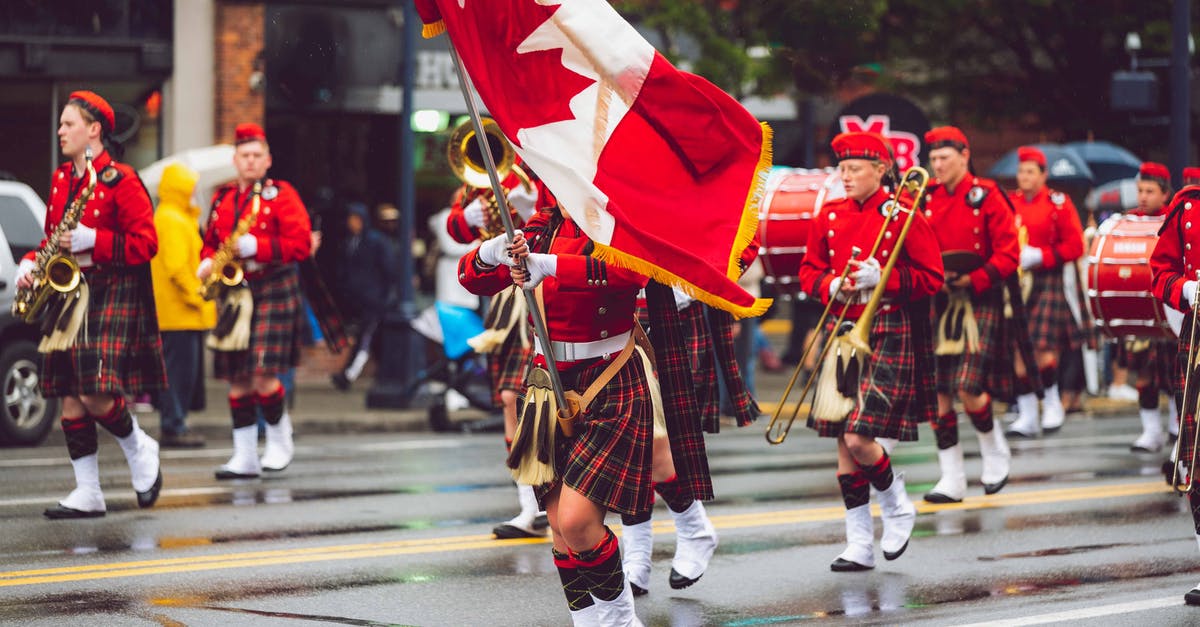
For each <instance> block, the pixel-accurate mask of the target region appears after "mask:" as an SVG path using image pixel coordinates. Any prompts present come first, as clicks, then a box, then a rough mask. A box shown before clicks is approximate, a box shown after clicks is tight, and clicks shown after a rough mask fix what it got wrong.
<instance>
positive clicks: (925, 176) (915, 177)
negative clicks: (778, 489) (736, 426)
mask: <svg viewBox="0 0 1200 627" xmlns="http://www.w3.org/2000/svg"><path fill="white" fill-rule="evenodd" d="M928 182H929V173H928V172H926V171H925V170H924V169H922V168H919V167H914V168H910V169H909V170H907V171H906V172H905V174H904V178H903V179H902V181H901V184H900V186H899V187H898V188H897V190H896V197H895V199H894V200H893V203H892V209H891V213H890V214H889V216H888V219H887V220H885V221H884V223H883V226H882V227H880V229H879V232H878V233H877V234H876V235H875V241H874V243H873V244H872V245H871V250H870V252H868V253H867V257H866V258H871V257H874V256H875V254H876V253H877V252H878V251H879V247H880V245H881V244H882V243H883V240H884V234H885V233H886V232H887V229H888V225H890V224H891V222H892V220H893V219H895V217H896V215H897V214H898V213H899V212H901V211H908V212H909V222H911V220H912V216H913V215H914V214H915V213H916V211H917V208H918V206H919V205H920V202H921V198H922V197H923V195H924V193H925V186H926V185H927V184H928ZM905 192H907V194H906V196H907V197H909V198H911V201H910V205H909V208H905V207H903V205H902V203H901V194H904V193H905ZM909 222H905V224H904V227H903V228H902V230H901V232H900V237H899V238H897V241H896V245H895V248H894V249H893V253H892V256H891V258H890V259H888V263H887V266H886V267H885V268H884V269H883V270H882V271H881V277H880V281H879V285H877V286H876V288H875V292H874V293H873V294H872V296H871V302H870V303H868V305H867V310H866V311H864V312H863V318H865V317H867V315H868V314H870V316H871V317H872V318H873V317H874V313H875V309H876V308H877V307H878V301H880V300H882V298H883V289H884V287H886V284H887V279H888V276H889V275H890V274H891V269H892V267H893V266H894V265H895V261H896V258H897V257H898V256H899V251H900V246H901V244H903V242H904V237H905V236H906V235H907V233H908V225H909ZM861 252H862V249H860V248H858V247H854V248H852V249H851V251H850V257H851V259H852V260H857V259H858V256H859V254H860V253H861ZM850 266H851V264H846V267H845V268H843V269H842V273H841V274H840V275H839V277H840V279H841V281H842V282H843V283H844V282H845V280H846V276H847V275H848V274H849V271H850ZM835 300H836V299H834V298H830V299H829V303H828V304H827V305H825V309H824V311H822V312H821V317H820V318H819V319H818V320H817V325H816V327H815V328H816V329H817V330H818V331H820V330H821V329H823V328H824V327H825V321H826V320H827V319H828V317H829V312H830V309H831V308H832V307H833V303H834V302H835ZM848 310H849V307H843V308H842V311H841V312H840V313H839V314H838V317H837V319H836V320H835V321H834V325H833V328H834V330H835V333H834V334H831V335H830V336H829V338H827V339H825V340H824V341H825V344H824V345H823V346H822V347H821V351H820V353H819V354H818V356H817V363H824V362H825V360H826V357H827V356H828V355H829V351H830V349H831V347H832V346H833V345H834V343H835V342H838V341H843V340H842V339H841V338H840V337H838V336H837V334H836V330H837V329H840V328H841V327H842V325H843V324H844V322H845V319H846V312H847V311H848ZM861 320H862V319H861V318H860V322H861ZM870 322H871V321H870V320H868V321H867V323H866V324H865V325H863V328H864V329H865V331H863V332H861V335H863V338H862V340H861V344H862V345H866V337H865V333H866V332H869V330H870ZM858 326H859V325H856V328H857V327H858ZM822 339H823V338H821V335H820V333H819V332H818V333H815V334H814V335H813V338H812V339H811V340H809V342H808V344H807V345H806V346H805V347H804V352H803V353H802V355H801V357H800V360H799V364H798V365H797V366H796V370H795V371H794V372H793V373H792V377H791V379H790V380H789V381H788V384H787V387H785V388H784V391H783V398H782V399H780V401H779V404H778V405H777V406H776V407H775V411H774V412H772V414H771V422H770V423H768V425H767V431H766V434H765V435H766V438H767V442H770V443H771V444H782V443H783V441H784V440H785V439H786V438H787V435H788V432H789V431H791V429H792V425H793V424H794V423H795V422H796V418H797V417H798V416H799V415H800V409H801V406H802V405H803V403H804V399H806V398H808V394H809V393H810V392H811V391H812V389H813V384H814V383H815V382H816V380H817V375H816V374H813V375H811V376H809V378H808V380H807V381H806V382H805V384H804V388H803V389H802V390H801V391H800V397H799V398H798V399H797V401H796V407H795V409H794V410H793V411H792V415H791V416H790V417H789V418H787V419H786V420H784V419H781V418H780V416H781V414H782V412H783V408H784V406H785V405H786V404H787V401H788V398H789V396H791V393H792V388H793V387H795V385H796V380H797V379H798V378H799V377H800V371H801V370H803V368H804V364H805V363H806V360H807V358H808V355H809V353H810V352H812V350H813V348H814V347H815V346H816V344H817V342H819V341H822ZM845 341H851V342H855V344H857V342H858V341H859V340H857V339H855V340H850V339H849V338H847V340H845ZM865 353H866V354H869V353H870V348H869V347H867V348H866V351H865ZM818 402H819V401H818ZM810 411H811V410H810Z"/></svg>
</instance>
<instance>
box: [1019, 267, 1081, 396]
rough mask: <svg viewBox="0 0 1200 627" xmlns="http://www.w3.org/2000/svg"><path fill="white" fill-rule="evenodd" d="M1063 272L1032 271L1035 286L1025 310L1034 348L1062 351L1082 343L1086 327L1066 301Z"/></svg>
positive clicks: (1059, 269)
mask: <svg viewBox="0 0 1200 627" xmlns="http://www.w3.org/2000/svg"><path fill="white" fill-rule="evenodd" d="M1062 273H1063V269H1062V268H1053V269H1051V270H1036V271H1034V273H1033V289H1031V290H1030V292H1029V302H1027V303H1025V309H1026V311H1028V312H1029V336H1030V338H1031V339H1032V340H1033V349H1034V350H1039V351H1057V352H1062V351H1068V350H1078V349H1079V348H1080V347H1081V346H1083V339H1084V334H1083V330H1082V329H1080V328H1079V325H1078V324H1077V323H1076V322H1075V316H1074V315H1072V314H1071V307H1070V305H1068V304H1067V293H1066V288H1065V287H1064V286H1063V275H1062ZM1050 383H1053V382H1050ZM1047 385H1049V383H1047Z"/></svg>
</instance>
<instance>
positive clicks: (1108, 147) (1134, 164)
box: [1066, 141, 1142, 185]
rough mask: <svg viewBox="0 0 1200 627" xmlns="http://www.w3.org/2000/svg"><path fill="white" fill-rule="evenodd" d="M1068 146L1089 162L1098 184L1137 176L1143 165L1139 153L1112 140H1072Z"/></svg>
mask: <svg viewBox="0 0 1200 627" xmlns="http://www.w3.org/2000/svg"><path fill="white" fill-rule="evenodd" d="M1066 147H1067V148H1070V149H1071V150H1074V151H1075V152H1077V153H1079V156H1080V157H1082V158H1083V160H1084V161H1085V162H1086V163H1087V164H1088V167H1089V168H1091V169H1092V174H1093V175H1094V177H1095V183H1096V184H1097V185H1102V184H1104V183H1108V182H1111V181H1116V180H1120V179H1126V178H1132V177H1135V176H1137V173H1138V168H1139V167H1141V165H1142V160H1141V159H1138V157H1137V155H1135V154H1133V153H1132V152H1130V151H1128V150H1126V149H1125V148H1122V147H1121V146H1118V145H1116V144H1114V143H1112V142H1106V141H1099V142H1094V141H1093V142H1071V143H1069V144H1067V145H1066Z"/></svg>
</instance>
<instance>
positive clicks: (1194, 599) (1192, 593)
mask: <svg viewBox="0 0 1200 627" xmlns="http://www.w3.org/2000/svg"><path fill="white" fill-rule="evenodd" d="M1183 602H1184V603H1187V604H1188V605H1200V585H1198V586H1196V587H1195V588H1192V589H1191V590H1188V591H1187V594H1185V595H1183Z"/></svg>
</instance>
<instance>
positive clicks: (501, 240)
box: [479, 229, 521, 266]
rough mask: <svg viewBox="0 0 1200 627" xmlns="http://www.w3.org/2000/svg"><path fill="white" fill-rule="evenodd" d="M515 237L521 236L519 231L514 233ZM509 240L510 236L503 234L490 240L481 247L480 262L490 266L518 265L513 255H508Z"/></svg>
mask: <svg viewBox="0 0 1200 627" xmlns="http://www.w3.org/2000/svg"><path fill="white" fill-rule="evenodd" d="M513 234H514V235H520V234H521V231H520V230H519V229H518V230H516V231H513ZM508 246H509V240H508V235H506V234H501V235H497V236H496V237H493V238H492V239H489V240H488V241H486V242H484V243H482V244H480V245H479V261H481V262H483V263H484V264H486V265H489V266H500V265H505V266H512V265H516V262H515V261H513V258H512V256H511V255H509V254H508Z"/></svg>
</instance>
